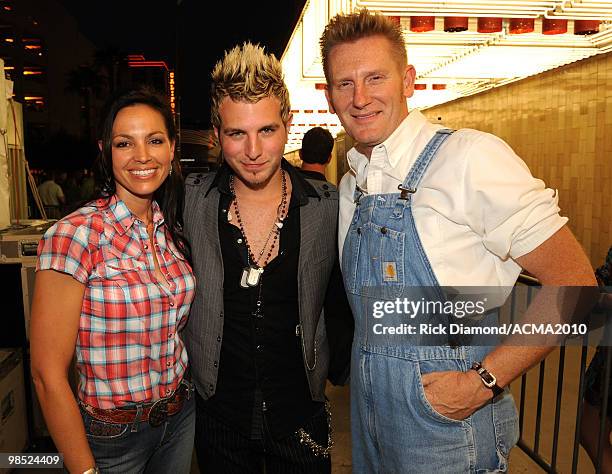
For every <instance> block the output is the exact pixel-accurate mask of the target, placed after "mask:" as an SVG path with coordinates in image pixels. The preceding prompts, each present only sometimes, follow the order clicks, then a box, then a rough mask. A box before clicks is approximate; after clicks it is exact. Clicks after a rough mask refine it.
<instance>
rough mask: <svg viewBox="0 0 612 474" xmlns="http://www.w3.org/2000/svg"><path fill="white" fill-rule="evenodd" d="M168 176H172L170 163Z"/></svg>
mask: <svg viewBox="0 0 612 474" xmlns="http://www.w3.org/2000/svg"><path fill="white" fill-rule="evenodd" d="M168 176H172V163H170V171H168Z"/></svg>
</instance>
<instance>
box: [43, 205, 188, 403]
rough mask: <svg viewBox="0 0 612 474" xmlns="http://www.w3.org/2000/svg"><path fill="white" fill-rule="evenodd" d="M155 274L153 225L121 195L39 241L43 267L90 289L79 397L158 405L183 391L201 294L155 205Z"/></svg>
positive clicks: (82, 328) (80, 346) (79, 346)
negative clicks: (184, 333) (185, 332)
mask: <svg viewBox="0 0 612 474" xmlns="http://www.w3.org/2000/svg"><path fill="white" fill-rule="evenodd" d="M153 222H154V229H155V230H154V241H155V251H156V254H157V260H158V262H159V265H160V269H161V272H162V273H163V274H164V276H165V277H166V280H167V282H168V284H167V285H166V284H165V283H163V284H162V283H160V282H158V281H157V280H156V278H155V276H154V268H155V267H154V263H153V250H154V249H152V248H151V245H150V240H149V238H148V235H147V232H146V227H145V224H144V223H143V222H142V221H141V220H139V219H138V218H137V217H136V216H134V215H133V214H132V213H131V212H130V210H129V209H128V207H127V206H126V205H125V203H124V202H123V201H121V200H119V199H118V198H117V197H116V196H113V197H112V198H111V200H110V201H107V200H103V199H100V200H97V201H94V202H92V203H90V204H88V205H87V206H85V207H82V208H81V209H79V210H77V211H76V212H74V213H72V214H70V215H69V216H67V217H65V218H64V219H62V220H60V221H58V222H57V223H55V225H53V227H51V228H50V229H49V230H48V231H47V232H46V233H45V235H44V236H43V238H42V240H41V241H40V243H39V245H38V265H37V271H38V270H47V269H53V270H56V271H59V272H62V273H67V274H68V275H71V276H72V277H73V278H75V279H76V280H78V281H79V282H81V283H83V284H84V285H85V286H86V289H85V296H84V298H83V306H82V308H81V318H80V323H79V332H78V336H77V343H76V356H77V369H78V372H79V379H80V380H79V398H80V400H81V401H82V402H84V403H86V404H87V405H91V406H94V407H98V408H104V409H108V408H116V407H121V406H124V405H126V404H130V403H140V402H150V401H152V400H156V399H158V398H162V397H165V396H168V395H170V394H171V393H172V392H173V391H174V390H176V389H177V388H178V385H179V383H180V381H181V380H182V378H183V375H184V373H185V370H186V368H187V352H186V350H185V345H184V343H183V341H182V340H181V338H180V336H179V333H180V331H181V330H182V328H183V327H184V326H185V323H186V321H187V316H188V315H189V308H190V306H191V302H192V301H193V298H194V293H195V278H194V276H193V271H192V269H191V267H190V266H189V264H188V263H187V261H186V260H185V258H184V257H183V255H182V254H181V253H180V252H179V250H178V249H177V248H176V246H175V245H174V242H172V240H171V238H170V234H169V233H168V232H167V230H166V226H165V225H164V218H163V215H162V213H161V211H160V209H159V206H158V205H157V203H156V202H153Z"/></svg>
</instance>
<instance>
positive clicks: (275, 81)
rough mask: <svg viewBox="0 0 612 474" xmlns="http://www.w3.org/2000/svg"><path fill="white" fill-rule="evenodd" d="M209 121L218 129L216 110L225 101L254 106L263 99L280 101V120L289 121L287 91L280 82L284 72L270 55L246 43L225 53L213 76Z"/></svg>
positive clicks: (218, 119)
mask: <svg viewBox="0 0 612 474" xmlns="http://www.w3.org/2000/svg"><path fill="white" fill-rule="evenodd" d="M211 77H212V88H211V94H210V95H211V110H210V117H211V122H212V124H213V127H215V128H219V127H220V126H221V117H220V116H219V106H220V105H221V101H222V100H223V99H224V98H225V97H230V98H231V99H232V100H235V101H244V102H249V103H255V102H258V101H260V100H261V99H264V98H266V97H276V98H277V99H278V100H279V101H280V107H281V110H280V112H281V118H282V120H283V122H284V123H285V124H286V123H287V122H288V120H289V113H290V108H291V107H290V104H289V91H288V90H287V86H286V85H285V82H284V80H283V69H282V67H281V64H280V62H279V61H278V59H276V57H274V55H273V54H267V53H266V52H265V51H264V48H263V47H262V46H259V45H258V44H255V45H254V44H252V43H249V42H245V43H243V44H242V46H235V47H234V48H232V49H231V50H230V51H226V52H225V55H224V56H223V59H221V60H219V61H218V62H217V64H216V65H215V67H214V68H213V72H212V74H211Z"/></svg>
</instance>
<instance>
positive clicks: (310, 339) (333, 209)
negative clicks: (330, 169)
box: [183, 166, 338, 401]
mask: <svg viewBox="0 0 612 474" xmlns="http://www.w3.org/2000/svg"><path fill="white" fill-rule="evenodd" d="M284 167H285V166H284ZM289 173H290V176H291V179H292V182H293V181H294V180H301V181H302V185H303V186H308V184H307V182H306V181H305V180H304V178H302V177H301V176H300V175H299V174H298V173H297V172H295V171H294V170H293V169H292V170H290V171H289ZM214 176H215V173H207V174H201V173H200V174H191V175H189V176H188V177H187V179H186V195H185V209H184V223H185V224H184V225H185V229H184V230H185V235H186V237H187V239H188V240H189V242H190V243H191V251H192V256H193V262H194V264H193V267H194V271H195V274H196V280H197V290H196V298H195V300H194V302H193V305H192V307H191V314H190V316H189V321H188V323H187V326H186V328H185V331H184V333H183V336H184V338H185V342H186V345H187V351H188V353H189V360H190V365H191V374H192V377H193V381H194V383H195V386H196V389H197V390H198V393H199V394H200V396H202V398H204V399H208V398H210V397H211V396H213V395H214V393H215V388H216V386H217V376H218V369H219V355H220V353H221V342H222V340H223V261H222V257H221V245H220V243H219V228H218V224H219V222H218V216H219V214H218V213H219V191H218V189H217V187H216V186H213V187H211V183H212V182H213V179H214ZM308 182H309V183H310V185H311V186H313V187H314V188H315V190H316V191H317V194H318V195H319V196H318V197H317V198H314V197H309V198H308V203H307V204H305V205H303V206H302V207H301V208H300V255H299V262H298V295H299V296H298V298H299V301H298V306H299V321H300V335H301V339H302V355H303V358H304V370H305V372H306V376H307V378H308V384H309V386H310V394H311V395H312V399H313V400H315V401H324V400H325V394H324V391H325V380H326V378H327V372H328V366H329V347H328V342H327V334H326V330H325V321H324V315H323V303H324V300H325V294H326V290H327V286H328V283H329V279H330V275H331V272H332V268H333V266H334V262H335V259H336V255H337V252H336V228H337V220H338V192H337V190H336V188H335V187H334V186H333V185H331V184H329V183H325V182H321V181H314V180H313V181H308Z"/></svg>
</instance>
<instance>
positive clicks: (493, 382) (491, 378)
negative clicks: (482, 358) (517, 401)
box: [471, 362, 504, 398]
mask: <svg viewBox="0 0 612 474" xmlns="http://www.w3.org/2000/svg"><path fill="white" fill-rule="evenodd" d="M471 369H472V370H475V371H476V372H477V373H478V375H480V379H481V380H482V383H483V384H484V386H485V387H487V388H488V389H491V390H493V398H495V397H497V396H498V395H501V394H502V393H504V389H503V388H501V387H500V386H499V385H497V378H495V375H493V374H492V373H491V372H489V371H488V370H487V369H485V368H484V367H483V366H482V364H481V363H480V362H474V363H473V364H472V367H471Z"/></svg>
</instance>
